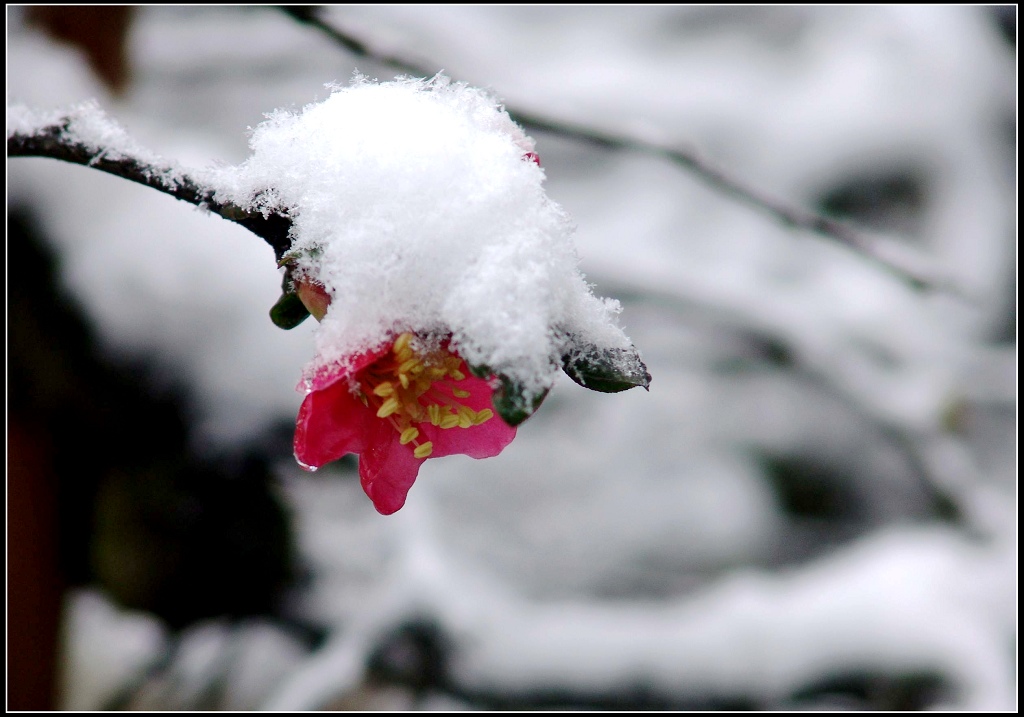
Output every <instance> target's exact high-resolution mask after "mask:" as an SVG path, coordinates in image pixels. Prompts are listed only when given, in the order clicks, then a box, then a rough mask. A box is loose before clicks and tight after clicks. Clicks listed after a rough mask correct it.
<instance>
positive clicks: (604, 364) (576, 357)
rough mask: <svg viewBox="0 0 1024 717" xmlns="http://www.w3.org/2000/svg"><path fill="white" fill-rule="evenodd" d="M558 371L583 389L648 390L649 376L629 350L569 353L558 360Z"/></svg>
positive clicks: (643, 366)
mask: <svg viewBox="0 0 1024 717" xmlns="http://www.w3.org/2000/svg"><path fill="white" fill-rule="evenodd" d="M562 370H563V371H565V373H566V375H567V376H568V377H569V378H571V379H572V380H573V381H575V382H576V383H578V384H579V385H580V386H583V388H589V389H590V390H591V391H600V392H601V393H618V392H619V391H626V390H628V389H631V388H636V387H637V386H640V387H642V388H643V389H644V390H649V389H648V387H649V386H650V385H651V374H649V373H648V372H647V366H645V365H644V362H643V361H641V360H640V354H639V353H637V350H636V349H635V348H633V347H630V348H628V349H597V348H591V349H589V350H587V351H578V350H576V351H570V352H569V353H567V354H566V355H564V356H563V357H562Z"/></svg>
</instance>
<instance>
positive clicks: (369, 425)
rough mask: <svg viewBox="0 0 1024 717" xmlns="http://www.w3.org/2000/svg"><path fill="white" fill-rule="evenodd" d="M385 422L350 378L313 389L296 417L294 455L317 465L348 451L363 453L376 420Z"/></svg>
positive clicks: (307, 463) (315, 466)
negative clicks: (362, 399)
mask: <svg viewBox="0 0 1024 717" xmlns="http://www.w3.org/2000/svg"><path fill="white" fill-rule="evenodd" d="M380 423H382V422H381V421H380V420H379V419H377V418H376V416H374V414H373V412H372V411H371V410H370V409H368V408H367V407H366V406H364V405H363V404H362V403H361V402H360V401H359V399H357V398H356V397H355V396H353V395H352V392H351V390H350V389H349V385H348V382H347V381H336V382H334V383H333V384H332V385H329V386H327V388H324V389H321V390H319V391H312V392H311V393H310V394H309V395H308V396H306V399H305V400H304V401H303V402H302V407H301V408H299V416H298V418H297V419H296V421H295V442H294V450H295V459H296V460H297V461H299V463H300V464H302V466H303V467H307V468H311V469H314V470H315V469H316V468H319V467H321V466H323V465H325V464H327V463H330V462H331V461H336V460H338V459H339V458H341V457H342V456H343V455H345V454H346V453H362V452H363V451H365V450H366V448H367V446H368V445H369V442H368V437H369V435H370V431H371V430H372V429H373V428H375V425H374V424H380Z"/></svg>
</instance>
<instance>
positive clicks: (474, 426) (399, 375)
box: [295, 333, 516, 515]
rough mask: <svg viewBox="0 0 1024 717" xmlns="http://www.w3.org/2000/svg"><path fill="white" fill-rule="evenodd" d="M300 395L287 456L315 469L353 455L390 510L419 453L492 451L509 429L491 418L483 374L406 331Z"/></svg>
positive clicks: (373, 494) (398, 503)
mask: <svg viewBox="0 0 1024 717" xmlns="http://www.w3.org/2000/svg"><path fill="white" fill-rule="evenodd" d="M311 388H312V390H311V391H310V392H309V394H308V395H307V396H306V399H305V400H304V401H303V402H302V407H301V408H300V409H299V416H298V419H297V421H296V427H295V457H296V459H297V460H298V461H299V463H300V464H302V465H303V467H306V468H308V469H310V470H315V469H316V468H319V467H320V466H323V465H324V464H326V463H329V462H331V461H334V460H337V459H338V458H341V457H342V456H343V455H345V454H347V453H357V454H359V478H360V482H361V483H362V486H363V490H364V491H365V492H366V495H367V496H369V498H370V500H371V501H373V506H374V507H375V508H376V509H377V511H378V512H380V513H382V514H384V515H390V514H391V513H394V512H395V511H397V510H398V509H399V508H401V507H402V506H403V505H404V504H405V498H406V495H407V494H408V492H409V489H410V488H411V487H412V484H413V483H414V482H415V480H416V475H417V474H418V473H419V469H420V465H422V463H423V461H425V460H426V459H427V458H439V457H441V456H450V455H454V454H459V453H461V454H464V455H467V456H471V457H473V458H489V457H491V456H496V455H498V454H499V453H501V451H502V449H504V448H505V446H507V445H508V444H509V443H511V442H512V439H513V438H515V435H516V429H515V428H513V427H511V426H508V425H507V424H505V423H504V422H503V421H502V420H501V419H500V418H498V417H496V416H495V415H494V411H493V410H492V408H491V394H492V393H493V391H494V388H493V386H492V384H491V382H490V381H486V380H484V379H481V378H477V377H476V376H473V375H472V374H471V373H470V371H469V368H468V367H467V365H466V362H465V361H464V360H463V359H462V358H461V357H460V356H459V355H458V354H456V353H455V352H453V351H452V350H451V349H450V348H449V347H448V344H447V342H444V343H442V344H441V346H440V347H437V348H435V349H433V350H426V349H423V348H422V347H421V346H420V342H419V341H418V340H417V339H416V337H415V336H414V335H413V334H411V333H403V334H401V335H400V336H398V337H397V338H396V339H395V340H394V341H393V342H392V343H390V344H386V345H384V346H382V347H380V348H379V349H377V350H374V351H368V352H366V353H364V354H361V355H359V356H357V357H354V358H353V359H352V360H351V361H349V362H347V363H346V364H344V365H339V366H337V367H336V368H334V369H333V370H326V371H322V372H320V373H319V374H318V375H317V376H316V377H315V378H314V379H313V382H312V386H311Z"/></svg>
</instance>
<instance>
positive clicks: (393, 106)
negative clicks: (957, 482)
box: [214, 75, 629, 395]
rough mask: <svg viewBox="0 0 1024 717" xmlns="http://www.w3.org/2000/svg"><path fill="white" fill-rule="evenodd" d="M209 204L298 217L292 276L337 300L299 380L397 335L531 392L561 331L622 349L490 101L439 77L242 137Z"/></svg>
mask: <svg viewBox="0 0 1024 717" xmlns="http://www.w3.org/2000/svg"><path fill="white" fill-rule="evenodd" d="M250 145H251V147H252V151H253V156H252V157H251V158H250V159H249V160H247V161H246V162H245V163H244V164H242V165H241V166H240V167H238V168H231V169H225V170H223V171H221V172H219V173H217V178H216V180H215V182H214V186H218V187H221V189H220V191H218V193H217V199H218V200H221V201H230V202H233V203H235V204H237V205H240V206H242V207H244V208H246V209H249V210H253V211H256V210H259V211H262V212H264V213H270V212H276V213H281V214H286V215H287V216H289V217H290V218H291V220H292V230H291V234H292V237H293V242H292V247H291V250H290V252H289V254H290V255H291V256H294V257H295V268H294V276H295V277H296V278H297V279H302V280H308V281H315V282H317V283H319V284H321V285H323V286H324V287H326V289H327V291H328V293H329V294H330V295H331V299H332V303H331V306H330V308H329V310H328V312H327V315H326V316H325V317H324V320H323V322H322V325H321V326H320V327H319V330H318V331H317V334H316V345H317V357H316V360H315V361H314V362H313V364H312V365H311V366H310V367H309V369H308V370H307V374H312V373H315V372H316V371H317V370H318V369H321V368H324V367H326V366H331V365H334V364H337V363H345V361H347V360H348V359H349V358H351V357H353V356H355V355H358V354H360V353H363V352H365V351H367V350H369V349H373V348H376V347H377V346H379V345H380V344H382V343H384V342H385V341H386V340H387V339H388V338H389V337H394V336H395V335H396V334H398V333H401V332H403V331H410V330H411V331H414V332H416V333H418V334H425V335H434V336H440V337H446V336H448V335H451V336H452V345H453V348H455V349H456V350H457V351H458V352H459V353H460V354H461V355H462V356H463V358H465V359H466V360H467V361H468V362H469V363H470V365H486V366H489V367H490V368H491V369H493V370H494V371H496V372H499V373H502V374H504V375H506V376H508V377H510V378H512V379H515V380H517V381H518V382H520V383H521V384H522V385H523V387H524V390H525V391H526V392H527V393H528V394H529V395H533V394H536V393H539V392H540V391H542V390H543V389H546V388H550V386H551V385H552V383H553V382H554V379H555V377H556V375H557V372H558V371H559V358H560V355H561V353H562V352H563V350H564V349H565V341H566V339H565V337H566V336H567V335H573V336H575V337H579V338H581V339H583V340H585V341H587V342H588V343H590V344H594V343H597V344H598V345H600V346H603V347H607V348H621V349H625V348H628V347H629V341H628V339H627V338H626V337H625V335H624V334H623V333H622V331H621V330H620V329H618V328H617V327H616V325H615V323H614V321H615V317H616V315H617V314H618V312H619V311H620V310H621V308H620V306H619V304H618V302H615V301H600V300H598V299H597V298H595V297H594V296H593V294H592V293H591V291H590V287H589V286H588V285H587V284H586V282H585V281H584V279H583V277H582V275H581V274H580V272H579V270H578V267H577V264H578V258H577V255H576V251H575V247H574V246H573V242H572V232H573V227H572V223H571V221H570V219H569V217H568V216H566V214H565V212H564V211H563V210H562V209H561V208H560V207H559V206H558V205H557V204H555V203H554V202H552V201H551V200H550V199H549V198H548V197H547V195H546V193H545V192H544V189H543V187H542V182H543V180H544V172H543V170H541V169H540V167H539V166H538V165H537V164H536V163H534V162H533V161H531V159H530V158H529V157H526V156H525V155H526V154H527V153H532V152H533V150H534V145H535V143H534V141H533V140H532V139H530V138H529V137H527V136H526V135H525V134H524V133H523V131H522V129H521V128H519V127H518V126H517V125H516V124H515V123H513V122H512V120H511V119H510V118H509V116H508V114H507V113H506V112H505V111H504V109H503V108H502V107H501V106H500V105H499V104H497V102H496V100H495V99H493V98H492V97H490V96H489V95H487V94H486V93H484V92H482V91H480V90H478V89H474V88H471V87H469V86H467V85H465V84H464V83H453V82H451V81H450V80H449V79H448V78H446V77H444V76H442V75H438V76H435V77H433V78H431V79H429V80H423V79H412V78H408V79H400V80H396V81H393V82H383V83H377V82H371V81H369V80H367V79H366V78H363V77H356V78H355V79H354V80H353V82H352V84H351V85H350V86H348V87H341V86H335V87H333V88H331V94H330V96H329V97H328V98H327V99H325V100H323V101H322V102H320V103H316V104H310V105H307V106H306V107H305V108H304V109H303V110H302V111H301V112H297V113H296V112H289V111H281V112H275V113H272V114H270V115H269V116H268V119H267V120H266V121H265V122H264V123H262V124H261V125H260V126H258V127H257V128H256V129H255V130H254V131H253V133H252V138H251V140H250Z"/></svg>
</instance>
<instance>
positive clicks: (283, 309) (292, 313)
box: [270, 291, 309, 329]
mask: <svg viewBox="0 0 1024 717" xmlns="http://www.w3.org/2000/svg"><path fill="white" fill-rule="evenodd" d="M307 318H309V310H308V309H307V308H306V306H305V304H303V303H302V300H301V299H299V295H298V294H296V293H294V292H287V291H286V292H285V293H283V294H281V298H280V299H278V300H277V303H276V304H274V305H273V306H272V307H271V308H270V320H271V321H273V322H274V325H275V326H277V327H278V328H281V329H294V328H295V327H296V326H298V325H299V324H301V323H302V322H303V321H305V320H306V319H307Z"/></svg>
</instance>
